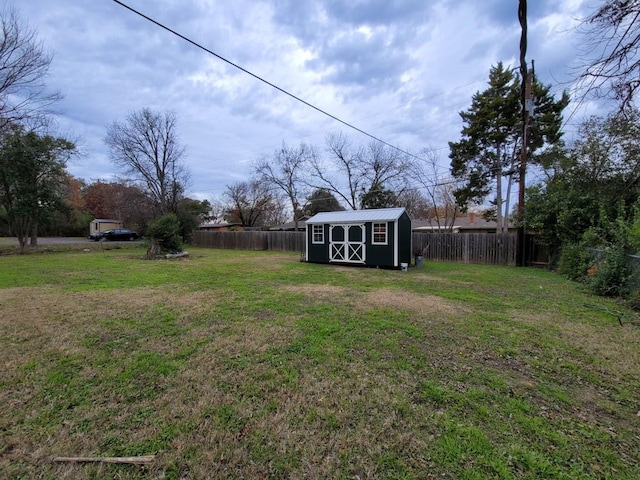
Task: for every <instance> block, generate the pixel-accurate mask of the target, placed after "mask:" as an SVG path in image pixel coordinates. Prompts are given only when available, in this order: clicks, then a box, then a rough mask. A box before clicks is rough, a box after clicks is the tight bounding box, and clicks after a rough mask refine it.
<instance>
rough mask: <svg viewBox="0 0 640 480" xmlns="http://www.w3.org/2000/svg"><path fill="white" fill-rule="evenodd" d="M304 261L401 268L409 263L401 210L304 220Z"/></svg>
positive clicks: (405, 220)
mask: <svg viewBox="0 0 640 480" xmlns="http://www.w3.org/2000/svg"><path fill="white" fill-rule="evenodd" d="M306 225H307V231H306V260H307V261H308V262H314V263H340V264H354V265H363V266H372V267H373V266H375V267H387V268H400V267H401V264H403V263H404V264H407V265H408V264H409V262H410V261H411V219H410V218H409V215H407V212H406V211H405V210H404V208H380V209H372V210H353V211H344V212H321V213H318V214H316V215H314V216H313V217H311V218H309V219H308V220H307V221H306Z"/></svg>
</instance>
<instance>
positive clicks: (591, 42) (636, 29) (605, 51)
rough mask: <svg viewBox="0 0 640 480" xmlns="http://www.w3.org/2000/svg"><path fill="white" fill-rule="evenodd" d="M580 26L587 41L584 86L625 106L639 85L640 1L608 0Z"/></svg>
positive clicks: (581, 77)
mask: <svg viewBox="0 0 640 480" xmlns="http://www.w3.org/2000/svg"><path fill="white" fill-rule="evenodd" d="M580 29H581V31H582V33H583V34H584V35H585V37H586V40H587V42H586V49H585V52H584V55H583V59H584V60H585V66H584V70H583V72H582V74H581V75H580V79H581V80H582V81H583V85H585V86H586V87H587V90H588V91H589V92H591V93H593V94H595V96H597V97H613V98H614V99H615V100H617V101H618V102H620V106H621V108H622V109H626V108H627V107H628V106H630V105H631V104H632V103H633V99H634V97H635V95H636V92H637V90H638V88H639V87H640V76H638V70H640V0H607V1H605V2H604V3H603V4H602V5H601V6H600V7H599V8H598V9H597V10H596V11H595V12H594V13H592V14H591V15H590V16H589V17H587V19H586V20H584V22H582V24H581V26H580Z"/></svg>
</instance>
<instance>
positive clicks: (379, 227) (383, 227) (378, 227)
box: [373, 223, 387, 245]
mask: <svg viewBox="0 0 640 480" xmlns="http://www.w3.org/2000/svg"><path fill="white" fill-rule="evenodd" d="M373 243H374V244H384V245H386V243H387V224H386V223H374V224H373Z"/></svg>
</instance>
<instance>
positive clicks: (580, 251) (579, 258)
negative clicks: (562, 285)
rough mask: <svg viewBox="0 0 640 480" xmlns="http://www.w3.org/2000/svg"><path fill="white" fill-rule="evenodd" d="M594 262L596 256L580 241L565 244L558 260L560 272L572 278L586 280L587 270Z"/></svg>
mask: <svg viewBox="0 0 640 480" xmlns="http://www.w3.org/2000/svg"><path fill="white" fill-rule="evenodd" d="M593 264H594V257H593V255H592V254H591V253H589V250H588V249H586V248H585V247H584V245H582V244H580V243H573V244H569V245H565V246H564V247H563V249H562V253H561V254H560V260H559V261H558V272H560V273H561V274H563V275H565V276H567V277H568V278H570V279H571V280H578V281H584V279H585V278H586V277H587V270H588V269H589V268H590V267H591V266H592V265H593Z"/></svg>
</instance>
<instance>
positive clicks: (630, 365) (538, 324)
mask: <svg viewBox="0 0 640 480" xmlns="http://www.w3.org/2000/svg"><path fill="white" fill-rule="evenodd" d="M512 318H513V319H514V320H515V321H516V322H518V323H522V324H525V325H530V326H532V327H535V328H536V329H539V330H546V331H547V332H557V335H558V336H560V338H561V339H562V342H563V343H564V344H566V345H571V346H572V347H573V348H574V349H576V350H577V351H580V352H583V353H584V354H585V355H587V356H588V357H592V358H594V359H597V361H598V364H601V365H602V366H603V367H604V368H603V371H605V372H610V371H615V372H616V373H617V374H620V375H632V376H635V377H638V374H639V371H638V365H640V329H638V328H637V327H635V326H633V325H619V324H618V323H617V322H615V323H613V322H610V323H606V322H602V323H601V324H595V323H594V322H593V321H590V322H579V321H576V320H575V319H566V320H565V321H559V317H558V316H550V315H549V314H533V313H526V312H521V311H514V312H512ZM598 368H599V367H598Z"/></svg>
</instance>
